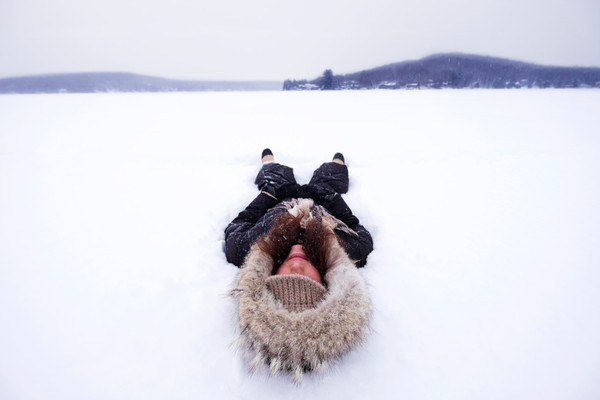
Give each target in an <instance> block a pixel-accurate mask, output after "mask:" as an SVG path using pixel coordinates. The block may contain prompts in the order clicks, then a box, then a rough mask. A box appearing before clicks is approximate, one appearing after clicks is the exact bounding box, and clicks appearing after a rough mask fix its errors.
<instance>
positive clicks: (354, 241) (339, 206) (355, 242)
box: [323, 194, 373, 268]
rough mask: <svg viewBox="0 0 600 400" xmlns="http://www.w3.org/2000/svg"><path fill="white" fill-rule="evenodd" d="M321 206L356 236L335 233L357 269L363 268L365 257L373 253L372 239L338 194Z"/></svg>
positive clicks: (365, 261) (341, 232)
mask: <svg viewBox="0 0 600 400" xmlns="http://www.w3.org/2000/svg"><path fill="white" fill-rule="evenodd" d="M326 203H327V204H326V205H323V206H324V207H325V208H327V210H328V211H329V212H330V213H331V214H332V215H333V216H334V217H336V218H337V219H339V220H340V221H342V222H343V223H345V224H346V225H348V227H349V228H350V229H352V230H353V231H355V232H356V233H357V234H358V236H354V235H350V234H348V233H346V232H343V231H339V232H336V233H337V235H338V237H339V238H340V239H342V243H343V246H344V248H345V250H346V252H347V253H348V255H349V256H350V258H352V259H353V260H355V261H356V266H357V267H358V268H360V267H364V266H365V264H366V263H367V256H368V255H369V254H370V253H371V252H372V251H373V238H372V237H371V234H370V233H369V231H368V230H367V229H366V228H365V227H364V226H362V225H361V224H360V221H359V220H358V218H357V217H356V216H355V215H354V214H353V213H352V210H351V209H350V207H348V204H346V201H345V200H344V199H343V198H342V196H340V195H339V194H335V196H334V197H333V198H331V199H330V200H329V201H327V202H326Z"/></svg>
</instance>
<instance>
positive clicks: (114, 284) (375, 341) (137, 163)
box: [0, 89, 600, 400]
mask: <svg viewBox="0 0 600 400" xmlns="http://www.w3.org/2000/svg"><path fill="white" fill-rule="evenodd" d="M599 115H600V91H599V90H593V89H590V90H583V89H581V90H524V91H518V90H506V91H494V90H473V91H470V90H464V91H461V90H444V91H361V92H259V93H256V92H253V93H241V92H240V93H236V92H232V93H206V92H205V93H185V94H177V93H168V94H89V95H25V96H18V95H15V96H0V326H1V327H2V328H1V329H0V398H2V399H11V400H12V399H32V398H40V399H41V398H44V399H60V400H66V399H103V400H104V399H127V400H131V399H137V398H139V399H144V400H147V399H203V398H210V399H230V398H242V399H254V398H282V397H285V398H290V399H307V398H330V399H336V398H340V399H341V398H344V399H348V398H350V399H363V398H401V399H439V398H445V399H507V398H523V399H593V398H598V397H599V396H600V384H599V383H598V377H599V376H600V340H599V339H598V338H600V319H599V318H598V309H599V308H600V290H599V289H598V288H599V287H600V272H599V266H600V261H599V257H598V249H599V248H600V216H599V213H598V212H597V210H596V208H597V205H598V204H600V161H599V160H600V154H599V153H600V137H599V129H598V116H599ZM265 147H270V148H271V149H272V150H273V152H274V153H275V157H276V159H277V161H279V162H281V163H285V164H288V165H290V166H292V167H294V168H295V173H296V178H297V179H298V181H299V182H300V183H305V182H306V181H307V180H308V179H309V178H310V174H311V173H312V170H313V169H314V168H315V167H316V166H318V165H319V164H320V163H321V162H323V161H329V160H330V159H331V156H332V155H333V154H334V153H335V152H337V151H341V152H342V153H344V155H345V156H346V160H347V164H348V167H349V170H350V180H351V185H350V191H349V193H348V194H347V195H345V198H346V200H347V202H348V204H349V205H350V207H351V208H352V209H353V211H354V213H355V214H356V215H357V216H358V217H359V218H360V220H361V222H362V223H363V224H364V225H365V226H366V227H367V228H368V229H369V230H370V231H371V232H372V234H373V237H374V241H375V251H374V252H373V253H372V254H371V256H370V258H369V261H368V264H367V266H366V267H365V268H364V269H363V270H362V273H363V275H364V277H365V279H366V280H367V282H368V283H369V287H370V290H371V293H372V299H373V304H374V309H375V310H374V316H373V323H372V327H373V333H372V335H371V337H370V338H369V341H368V342H367V344H366V345H365V346H364V347H363V348H360V349H356V351H354V352H353V353H351V354H350V355H348V356H347V357H345V358H344V359H343V360H341V361H340V362H339V363H338V364H337V365H336V366H335V368H334V369H333V370H331V371H329V372H328V373H327V374H325V375H323V376H310V375H309V376H307V377H306V378H305V380H304V382H303V383H302V385H301V386H299V387H296V386H294V385H293V384H292V383H291V382H290V380H289V379H287V378H285V377H271V378H269V377H268V375H267V374H266V373H257V374H255V375H249V374H248V373H247V369H246V365H245V364H244V363H243V362H242V360H241V357H240V355H239V354H237V353H236V351H235V350H234V348H232V346H231V344H232V341H233V338H234V336H233V335H234V329H233V325H232V323H233V308H232V304H231V303H230V301H229V299H228V297H227V292H228V290H229V289H230V285H231V282H232V280H233V279H234V276H235V273H236V268H235V267H234V266H232V265H230V264H228V263H227V262H226V260H225V257H224V255H223V253H222V241H223V230H224V228H225V226H226V225H227V223H228V222H229V221H230V220H231V219H233V218H234V217H235V216H236V215H237V213H238V212H239V211H240V210H241V209H242V208H243V207H245V206H246V205H247V203H249V202H250V201H251V200H252V199H253V197H254V196H255V195H256V193H257V190H256V188H255V187H254V186H253V179H254V176H255V175H256V172H257V171H258V169H259V167H260V165H259V158H260V152H261V151H262V149H263V148H265Z"/></svg>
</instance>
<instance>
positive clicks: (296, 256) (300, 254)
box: [288, 253, 306, 260]
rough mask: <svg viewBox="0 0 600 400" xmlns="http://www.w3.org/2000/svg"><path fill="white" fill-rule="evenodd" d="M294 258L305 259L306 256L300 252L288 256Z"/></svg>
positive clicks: (289, 258)
mask: <svg viewBox="0 0 600 400" xmlns="http://www.w3.org/2000/svg"><path fill="white" fill-rule="evenodd" d="M294 258H301V259H302V260H306V256H305V255H304V254H302V253H295V254H292V255H291V256H289V257H288V260H293V259H294Z"/></svg>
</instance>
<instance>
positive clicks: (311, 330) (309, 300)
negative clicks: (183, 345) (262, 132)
mask: <svg viewBox="0 0 600 400" xmlns="http://www.w3.org/2000/svg"><path fill="white" fill-rule="evenodd" d="M262 162H263V165H262V168H261V170H260V171H259V173H258V175H257V177H256V180H255V183H256V185H257V186H258V188H259V190H260V194H259V195H258V196H257V197H256V198H255V199H254V200H253V201H252V202H251V203H250V205H248V206H247V207H246V208H245V209H244V210H243V211H242V212H240V213H239V215H238V216H237V217H236V218H235V219H234V220H233V221H232V222H231V223H230V224H229V225H228V226H227V228H226V229H225V254H226V258H227V260H228V261H229V262H230V263H232V264H234V265H236V266H238V267H241V269H240V271H239V273H238V276H237V279H236V283H235V288H234V290H233V291H232V294H233V296H234V298H235V300H236V302H237V320H238V324H239V328H240V344H241V345H242V347H244V348H245V350H246V351H245V353H246V355H247V356H248V357H250V358H251V361H252V362H251V368H252V369H255V368H257V367H258V366H259V365H261V364H264V363H266V364H267V365H268V366H269V368H270V370H271V372H272V373H275V372H279V371H286V372H291V373H293V374H294V379H295V381H300V380H301V379H302V374H303V373H304V372H307V371H312V370H314V369H318V370H324V369H325V368H326V367H327V365H328V364H329V363H330V362H331V361H334V360H335V359H337V358H339V356H341V355H342V354H343V353H345V352H347V351H349V350H350V349H352V348H353V347H355V346H356V345H357V344H360V343H362V342H363V340H364V338H365V336H366V333H367V330H368V325H369V320H370V314H371V306H370V300H369V297H368V294H367V290H366V285H365V283H364V281H363V279H362V277H361V275H360V274H359V273H358V271H357V268H358V267H363V266H364V265H365V264H366V262H367V256H368V255H369V254H370V253H371V252H372V250H373V239H372V237H371V235H370V233H369V232H368V231H367V229H365V227H364V226H363V225H362V224H360V222H359V220H358V218H356V216H354V215H353V213H352V211H351V210H350V208H349V207H348V205H347V204H346V202H345V201H344V199H343V198H342V197H341V194H343V193H346V192H347V191H348V183H349V178H348V168H347V166H346V165H345V160H344V156H343V155H342V154H341V153H336V154H335V156H334V157H333V161H331V162H326V163H324V164H322V165H321V166H320V167H319V168H317V169H316V170H315V171H314V173H313V176H312V178H311V180H310V182H309V183H308V184H306V185H299V184H298V183H296V180H295V178H294V173H293V170H292V168H290V167H288V166H285V165H281V164H278V163H276V162H275V161H274V156H273V153H272V152H271V150H269V149H265V150H264V151H263V153H262Z"/></svg>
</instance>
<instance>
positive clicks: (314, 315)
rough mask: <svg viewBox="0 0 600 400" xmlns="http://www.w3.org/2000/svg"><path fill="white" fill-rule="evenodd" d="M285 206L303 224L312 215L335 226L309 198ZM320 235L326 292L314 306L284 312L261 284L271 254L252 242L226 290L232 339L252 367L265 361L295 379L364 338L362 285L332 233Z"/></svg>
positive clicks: (366, 314) (366, 305) (367, 311)
mask: <svg viewBox="0 0 600 400" xmlns="http://www.w3.org/2000/svg"><path fill="white" fill-rule="evenodd" d="M286 207H287V209H288V212H289V213H290V214H292V215H293V216H295V217H298V216H300V218H301V219H300V221H301V224H303V226H306V224H307V223H309V222H310V221H311V220H314V219H315V218H318V220H319V221H320V223H321V224H322V225H323V226H326V227H328V228H329V229H333V228H334V227H335V228H339V221H337V220H336V219H335V218H333V217H331V216H330V215H329V214H328V213H327V212H326V211H324V209H322V207H320V206H316V205H314V204H313V201H312V200H307V199H299V200H295V201H292V202H289V203H287V205H286ZM326 240H328V241H329V243H328V246H329V249H330V251H328V253H327V261H326V262H327V266H326V272H325V275H324V277H325V282H326V283H327V294H326V295H325V298H324V299H323V301H322V302H321V303H319V304H318V305H317V306H316V308H313V309H309V310H305V311H302V312H290V311H288V310H287V309H285V308H284V307H283V306H282V305H281V304H280V303H278V302H277V301H276V300H275V298H274V297H273V294H272V293H271V292H270V291H269V290H268V289H267V285H266V283H265V280H266V279H267V278H268V277H269V276H271V274H272V273H273V268H274V260H273V257H272V256H271V255H269V254H268V253H266V252H265V251H263V250H261V248H260V247H259V246H258V245H257V244H254V245H253V246H252V248H251V249H250V252H249V253H248V256H247V257H246V260H245V262H244V265H243V266H242V268H241V270H240V271H239V273H238V276H237V279H236V282H235V288H234V290H233V291H232V294H233V297H234V299H235V301H236V317H237V323H238V325H239V326H238V328H239V336H238V344H239V346H240V348H241V349H242V351H243V352H244V355H245V356H246V358H247V359H248V361H249V363H250V369H251V370H252V371H254V370H256V369H257V368H259V367H261V366H263V365H266V366H267V367H268V368H269V370H270V372H271V373H272V374H274V373H278V372H286V373H290V374H292V375H293V379H294V381H295V382H297V383H298V382H300V381H301V380H302V376H303V374H304V372H308V371H313V370H317V371H324V370H325V369H326V368H327V367H328V365H329V364H330V363H331V362H333V361H335V360H336V359H338V358H339V357H340V356H342V355H343V354H345V353H347V352H348V351H350V350H351V349H353V348H354V347H356V346H357V345H360V344H361V343H362V342H363V341H364V340H365V338H366V335H367V333H368V330H369V323H370V317H371V302H370V300H369V296H368V292H367V287H366V284H365V282H364V280H363V278H362V276H361V275H360V273H359V272H358V270H357V268H356V265H355V263H354V262H353V260H351V259H350V258H349V257H348V255H347V253H346V252H345V251H344V249H343V248H342V247H341V246H340V244H339V242H338V240H336V237H335V236H334V235H330V236H328V237H327V239H326Z"/></svg>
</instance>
